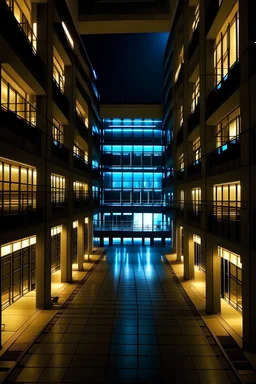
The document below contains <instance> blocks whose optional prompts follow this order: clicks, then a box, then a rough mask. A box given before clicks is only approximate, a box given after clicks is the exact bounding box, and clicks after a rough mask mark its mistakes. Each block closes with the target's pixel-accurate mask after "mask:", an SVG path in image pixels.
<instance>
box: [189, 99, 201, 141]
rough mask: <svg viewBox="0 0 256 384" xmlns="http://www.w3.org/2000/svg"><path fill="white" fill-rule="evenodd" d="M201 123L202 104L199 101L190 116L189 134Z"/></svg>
mask: <svg viewBox="0 0 256 384" xmlns="http://www.w3.org/2000/svg"><path fill="white" fill-rule="evenodd" d="M199 123H200V104H199V103H198V104H197V105H196V107H195V109H194V111H193V112H192V113H191V115H190V116H189V118H188V134H190V133H192V132H193V131H194V129H195V128H196V127H197V126H198V125H199Z"/></svg>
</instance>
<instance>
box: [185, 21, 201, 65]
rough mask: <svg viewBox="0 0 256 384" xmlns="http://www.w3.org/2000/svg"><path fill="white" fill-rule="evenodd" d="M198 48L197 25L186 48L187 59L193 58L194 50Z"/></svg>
mask: <svg viewBox="0 0 256 384" xmlns="http://www.w3.org/2000/svg"><path fill="white" fill-rule="evenodd" d="M198 46H199V24H198V25H197V27H196V29H195V31H194V32H193V34H192V37H191V40H190V43H189V46H188V59H189V60H190V59H191V57H192V56H193V54H194V52H195V50H196V48H197V47H198Z"/></svg>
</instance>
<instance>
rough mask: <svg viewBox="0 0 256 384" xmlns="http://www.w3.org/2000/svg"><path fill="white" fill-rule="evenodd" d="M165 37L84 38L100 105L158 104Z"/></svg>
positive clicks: (139, 35) (127, 35) (150, 34)
mask: <svg viewBox="0 0 256 384" xmlns="http://www.w3.org/2000/svg"><path fill="white" fill-rule="evenodd" d="M167 39H168V34H167V33H147V34H145V33H143V34H122V35H121V34H120V35H88V36H83V41H84V44H85V47H86V49H87V52H88V55H89V57H90V59H91V62H92V64H93V66H94V69H95V71H96V73H97V76H98V87H99V92H100V95H101V103H161V102H162V88H163V57H164V51H165V47H166V43H167Z"/></svg>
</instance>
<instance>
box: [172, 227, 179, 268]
mask: <svg viewBox="0 0 256 384" xmlns="http://www.w3.org/2000/svg"><path fill="white" fill-rule="evenodd" d="M174 231H176V236H175V237H176V260H177V261H181V236H180V225H178V224H176V228H175V230H174ZM174 231H173V232H174ZM173 251H175V248H174V249H173Z"/></svg>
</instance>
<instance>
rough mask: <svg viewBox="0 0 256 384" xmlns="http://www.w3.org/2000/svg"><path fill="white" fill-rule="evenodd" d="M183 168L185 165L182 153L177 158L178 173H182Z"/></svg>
mask: <svg viewBox="0 0 256 384" xmlns="http://www.w3.org/2000/svg"><path fill="white" fill-rule="evenodd" d="M184 168H185V163H184V153H182V154H181V155H180V156H179V170H180V171H184Z"/></svg>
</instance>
